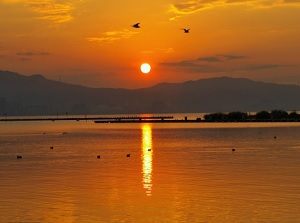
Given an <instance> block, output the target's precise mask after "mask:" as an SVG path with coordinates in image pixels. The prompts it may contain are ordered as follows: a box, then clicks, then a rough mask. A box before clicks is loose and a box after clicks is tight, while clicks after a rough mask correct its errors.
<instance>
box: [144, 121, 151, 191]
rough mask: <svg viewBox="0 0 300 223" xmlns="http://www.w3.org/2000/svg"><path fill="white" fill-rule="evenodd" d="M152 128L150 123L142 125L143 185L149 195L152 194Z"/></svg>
mask: <svg viewBox="0 0 300 223" xmlns="http://www.w3.org/2000/svg"><path fill="white" fill-rule="evenodd" d="M152 155H153V150H152V129H151V126H150V125H149V124H143V125H142V163H143V169H142V171H143V185H144V188H145V189H146V194H147V196H151V195H152Z"/></svg>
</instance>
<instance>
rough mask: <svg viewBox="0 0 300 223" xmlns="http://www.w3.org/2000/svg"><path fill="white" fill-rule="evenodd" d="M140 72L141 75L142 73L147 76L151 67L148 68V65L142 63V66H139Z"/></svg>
mask: <svg viewBox="0 0 300 223" xmlns="http://www.w3.org/2000/svg"><path fill="white" fill-rule="evenodd" d="M141 71H142V73H144V74H148V73H149V72H150V71H151V66H150V64H148V63H143V64H142V65H141Z"/></svg>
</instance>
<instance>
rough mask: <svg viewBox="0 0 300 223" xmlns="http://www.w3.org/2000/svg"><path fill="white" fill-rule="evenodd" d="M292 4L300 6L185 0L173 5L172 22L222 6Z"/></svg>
mask: <svg viewBox="0 0 300 223" xmlns="http://www.w3.org/2000/svg"><path fill="white" fill-rule="evenodd" d="M292 3H293V4H297V5H299V6H300V0H184V1H178V2H177V3H173V4H171V5H170V6H169V12H170V13H172V14H173V15H174V16H173V17H171V18H170V20H175V19H176V18H177V17H180V16H182V15H188V14H193V13H196V12H198V11H200V10H204V9H210V8H215V7H220V6H229V5H248V6H251V7H266V6H269V7H270V6H278V5H284V4H292Z"/></svg>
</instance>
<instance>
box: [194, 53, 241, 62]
mask: <svg viewBox="0 0 300 223" xmlns="http://www.w3.org/2000/svg"><path fill="white" fill-rule="evenodd" d="M244 58H246V56H238V55H224V54H218V55H215V56H211V57H200V58H198V59H197V61H202V62H209V63H216V62H226V61H232V60H238V59H244Z"/></svg>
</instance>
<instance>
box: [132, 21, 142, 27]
mask: <svg viewBox="0 0 300 223" xmlns="http://www.w3.org/2000/svg"><path fill="white" fill-rule="evenodd" d="M132 27H133V28H141V27H140V23H139V22H138V23H136V24H134V25H132Z"/></svg>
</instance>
